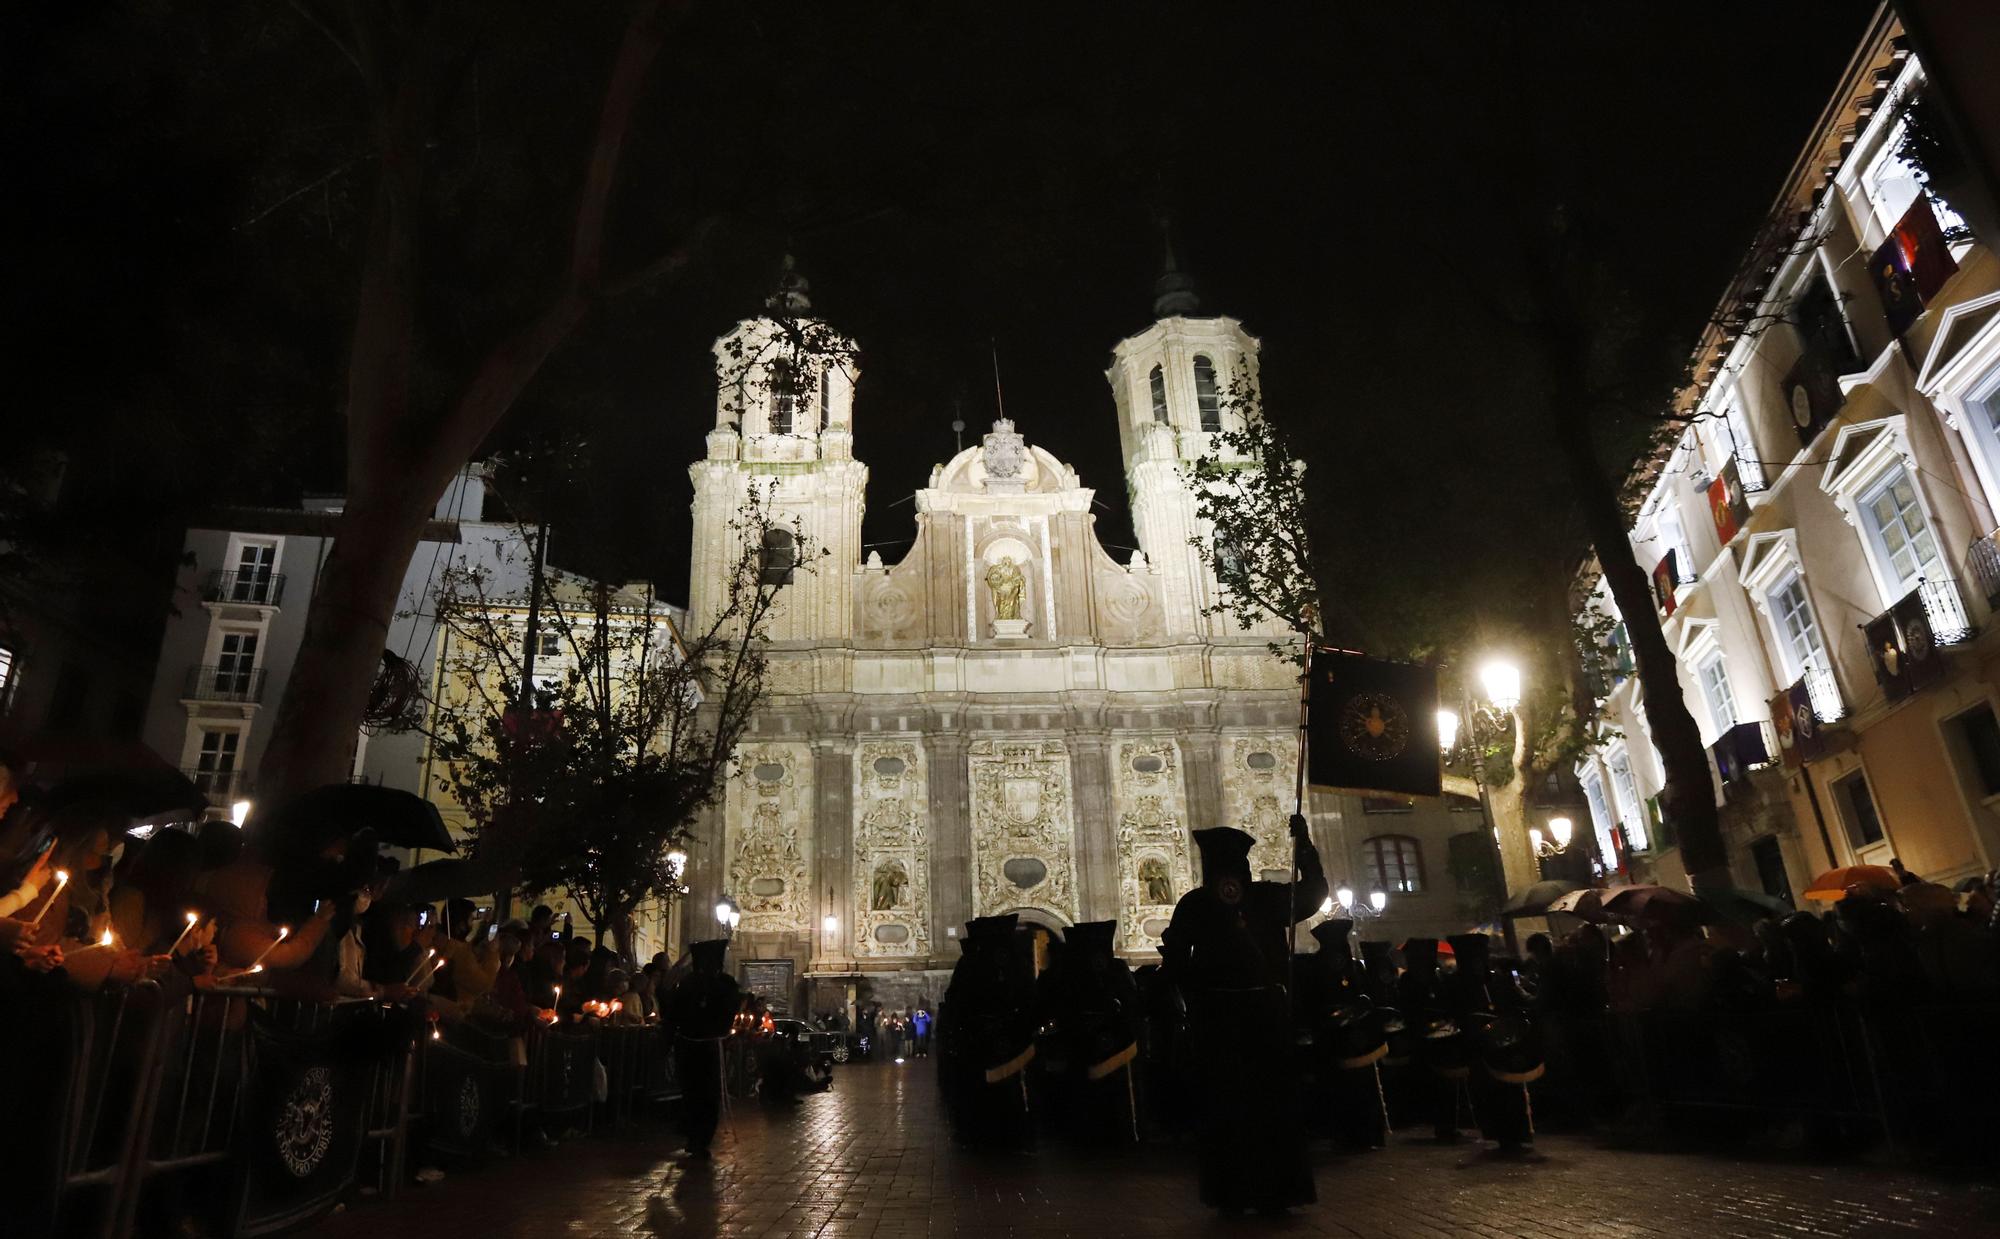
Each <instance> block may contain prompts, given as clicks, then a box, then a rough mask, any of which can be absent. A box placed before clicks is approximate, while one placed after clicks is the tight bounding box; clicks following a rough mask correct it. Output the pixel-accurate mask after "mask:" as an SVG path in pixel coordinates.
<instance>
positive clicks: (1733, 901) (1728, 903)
mask: <svg viewBox="0 0 2000 1239" xmlns="http://www.w3.org/2000/svg"><path fill="white" fill-rule="evenodd" d="M1695 898H1696V899H1699V900H1700V901H1701V902H1702V903H1703V904H1705V905H1707V906H1708V908H1709V909H1710V910H1711V911H1713V912H1714V913H1715V915H1716V916H1717V917H1718V918H1720V919H1722V920H1725V921H1729V922H1731V923H1733V924H1737V925H1752V924H1755V923H1756V922H1758V921H1766V920H1775V919H1777V918H1779V917H1785V916H1790V915H1791V914H1792V913H1793V912H1794V911H1796V909H1794V908H1793V907H1792V905H1791V904H1788V903H1786V902H1785V901H1784V900H1782V899H1780V898H1778V897H1777V896H1776V895H1766V894H1765V893H1764V892H1763V891H1746V890H1742V889H1740V888H1738V887H1734V886H1719V887H1715V888H1713V889H1710V890H1701V891H1696V892H1695Z"/></svg>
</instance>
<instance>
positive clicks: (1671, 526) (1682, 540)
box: [1658, 495, 1695, 585]
mask: <svg viewBox="0 0 2000 1239" xmlns="http://www.w3.org/2000/svg"><path fill="white" fill-rule="evenodd" d="M1658 526H1659V531H1660V547H1661V549H1662V551H1663V552H1665V553H1670V554H1672V555H1673V557H1674V571H1673V578H1674V579H1673V581H1672V582H1671V584H1674V585H1691V584H1693V583H1694V580H1695V569H1694V551H1693V549H1692V548H1690V547H1689V546H1688V540H1687V534H1686V533H1685V532H1684V531H1683V530H1682V529H1681V514H1680V513H1679V512H1677V511H1675V510H1674V500H1673V498H1672V496H1670V495H1669V496H1662V498H1661V501H1660V518H1659V521H1658Z"/></svg>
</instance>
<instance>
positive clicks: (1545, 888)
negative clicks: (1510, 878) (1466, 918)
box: [1500, 878, 1577, 916]
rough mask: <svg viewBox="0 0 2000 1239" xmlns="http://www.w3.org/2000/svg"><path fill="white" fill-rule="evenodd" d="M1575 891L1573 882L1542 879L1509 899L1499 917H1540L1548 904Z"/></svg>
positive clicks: (1547, 908)
mask: <svg viewBox="0 0 2000 1239" xmlns="http://www.w3.org/2000/svg"><path fill="white" fill-rule="evenodd" d="M1575 889H1577V885H1576V883H1574V882H1565V881H1563V880H1562V879H1561V878H1543V879H1542V880H1541V881H1539V882H1536V883H1533V884H1532V885H1530V886H1529V887H1528V889H1526V890H1524V891H1521V892H1520V893H1519V894H1517V895H1515V896H1514V897H1513V898H1511V899H1509V900H1508V901H1507V906H1506V907H1504V908H1502V909H1500V915H1502V916H1542V915H1544V914H1546V913H1547V912H1548V910H1549V905H1550V904H1552V903H1554V902H1555V901H1556V900H1557V899H1559V898H1561V897H1562V896H1564V895H1567V894H1569V893H1570V892H1571V891H1573V890H1575Z"/></svg>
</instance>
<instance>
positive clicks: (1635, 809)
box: [1605, 753, 1646, 852]
mask: <svg viewBox="0 0 2000 1239" xmlns="http://www.w3.org/2000/svg"><path fill="white" fill-rule="evenodd" d="M1605 765H1607V766H1609V767H1610V768H1611V791H1612V794H1613V795H1615V796H1616V797H1617V798H1618V820H1619V821H1620V822H1621V823H1623V825H1624V827H1625V842H1626V843H1627V844H1628V845H1630V846H1631V848H1632V850H1633V851H1635V852H1643V851H1645V850H1646V806H1645V805H1644V804H1643V803H1641V802H1640V800H1639V787H1638V785H1637V784H1635V783H1634V782H1633V781H1632V761H1631V759H1630V758H1628V757H1627V756H1625V754H1623V753H1620V754H1619V755H1618V756H1616V757H1614V758H1612V759H1611V760H1610V761H1608V762H1606V763H1605Z"/></svg>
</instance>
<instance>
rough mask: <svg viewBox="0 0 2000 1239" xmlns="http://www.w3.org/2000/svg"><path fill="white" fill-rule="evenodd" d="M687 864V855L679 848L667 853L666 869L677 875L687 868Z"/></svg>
mask: <svg viewBox="0 0 2000 1239" xmlns="http://www.w3.org/2000/svg"><path fill="white" fill-rule="evenodd" d="M687 863H688V854H687V853H686V852H683V851H681V850H680V849H679V848H675V849H673V850H672V851H670V852H668V853H667V868H669V869H672V870H673V871H674V872H675V873H679V872H680V871H681V870H683V869H685V868H687Z"/></svg>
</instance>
